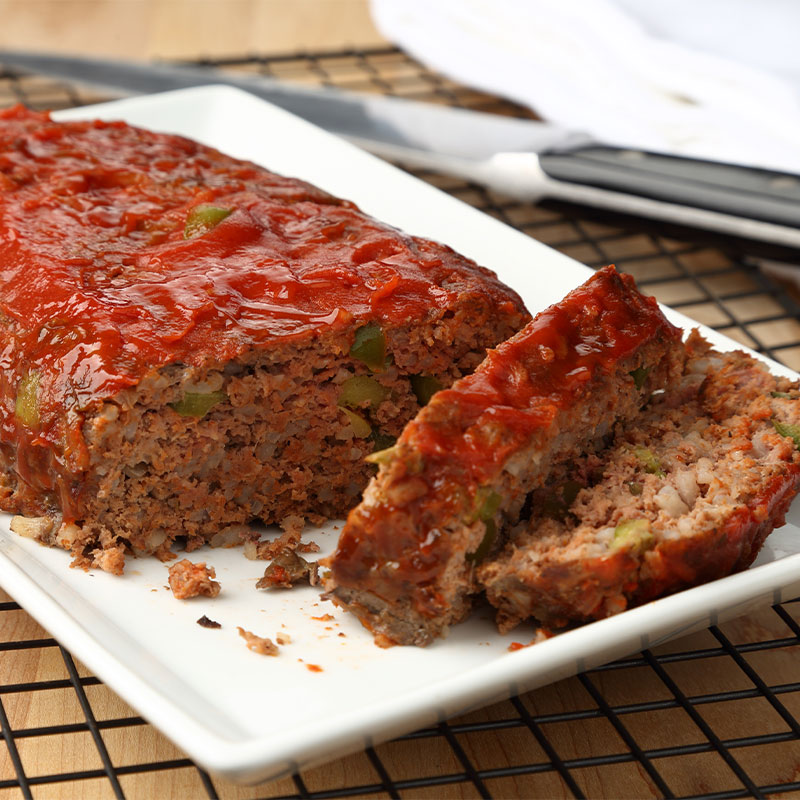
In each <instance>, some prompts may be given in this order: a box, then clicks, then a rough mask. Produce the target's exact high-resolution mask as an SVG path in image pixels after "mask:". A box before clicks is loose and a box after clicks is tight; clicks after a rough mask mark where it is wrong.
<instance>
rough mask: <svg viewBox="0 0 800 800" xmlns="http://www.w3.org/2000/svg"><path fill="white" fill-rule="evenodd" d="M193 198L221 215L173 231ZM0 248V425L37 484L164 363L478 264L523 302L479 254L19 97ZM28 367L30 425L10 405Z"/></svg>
mask: <svg viewBox="0 0 800 800" xmlns="http://www.w3.org/2000/svg"><path fill="white" fill-rule="evenodd" d="M263 135H265V136H269V131H264V132H263ZM203 204H210V205H213V206H217V207H221V208H225V209H230V210H231V212H232V213H230V215H229V216H228V217H227V218H225V219H224V220H223V221H222V222H220V223H219V224H218V225H217V226H216V227H214V228H213V229H211V230H209V231H208V232H206V233H204V234H202V235H199V236H196V237H194V238H189V239H185V238H184V227H185V224H186V220H187V216H188V215H189V214H190V213H191V211H192V209H194V208H195V207H197V206H198V205H203ZM0 248H2V259H0V324H2V326H3V328H4V333H5V337H4V338H5V345H4V347H3V349H2V352H0V366H1V367H2V378H1V379H0V380H1V382H2V385H0V390H1V391H0V397H2V398H4V400H3V404H2V408H0V415H2V419H1V420H0V438H1V439H2V441H3V442H4V443H7V444H10V445H12V446H14V447H16V448H18V462H19V463H18V471H19V474H20V477H21V478H22V480H23V482H26V483H30V484H32V485H33V486H34V487H35V488H36V489H38V490H42V491H47V490H51V489H54V487H55V484H54V482H53V472H54V470H55V471H61V472H62V473H64V472H66V473H76V472H80V471H81V470H84V469H85V468H86V467H87V463H88V461H87V454H86V451H85V446H84V445H83V440H82V437H81V425H82V421H83V414H84V412H86V411H87V410H89V409H92V408H94V407H95V406H96V405H97V404H98V402H99V401H100V400H101V399H102V398H110V397H113V396H114V395H115V394H116V393H117V392H118V391H119V390H121V389H123V388H125V387H128V386H131V385H134V384H136V383H137V382H138V381H139V380H140V379H141V378H142V376H143V375H144V374H146V373H147V372H149V371H151V370H153V369H156V368H158V367H160V366H163V365H164V364H167V363H172V362H180V363H184V364H189V365H202V364H208V363H214V362H216V363H223V362H225V361H227V360H229V359H231V358H235V357H236V356H237V355H239V354H241V353H242V352H244V351H246V350H248V349H250V348H253V347H266V346H270V345H273V344H275V343H277V342H285V341H291V340H293V339H297V338H303V337H306V338H307V337H312V336H317V335H322V334H325V333H326V332H329V331H336V330H337V329H341V328H343V327H344V326H353V325H354V323H355V324H357V323H358V322H360V321H362V320H363V321H369V320H377V321H379V322H380V323H381V324H384V325H386V326H392V325H399V324H402V323H404V322H406V321H407V320H408V319H412V318H420V317H424V316H425V315H427V314H429V313H430V311H431V310H435V309H441V308H445V307H446V306H447V305H448V304H450V303H451V302H452V300H453V298H454V295H455V293H456V292H457V291H463V290H464V288H465V280H466V281H467V282H468V283H469V282H471V279H472V278H476V279H477V278H478V276H480V278H479V280H480V282H481V283H482V287H479V286H477V285H475V286H474V288H476V290H477V291H480V292H482V293H484V294H489V295H490V296H492V297H493V298H494V299H495V300H496V301H497V302H498V308H506V307H508V308H513V307H517V308H519V307H521V303H518V300H517V298H515V296H514V295H513V293H511V292H510V291H509V290H507V289H506V288H505V287H503V286H502V285H501V284H500V283H499V282H498V281H497V280H496V279H495V278H494V276H493V275H492V273H490V272H489V271H488V270H484V269H482V268H480V267H477V266H476V265H475V264H474V263H473V262H471V261H469V260H468V259H465V258H463V257H461V256H459V255H458V254H456V253H454V252H453V251H452V250H450V249H449V248H447V247H445V246H443V245H439V244H436V243H433V242H429V241H426V240H421V239H416V238H413V237H410V236H407V235H405V234H403V233H400V232H399V231H397V230H395V229H393V228H391V227H389V226H387V225H384V224H382V223H380V222H377V221H375V220H373V219H371V218H370V217H368V216H366V215H364V214H363V213H362V212H360V211H359V210H358V209H357V208H356V207H355V206H354V205H353V204H352V203H350V202H348V201H345V200H340V199H337V198H334V197H332V196H330V195H328V194H327V193H325V192H323V191H321V190H319V189H316V188H314V187H313V186H310V185H308V184H306V183H303V182H302V181H298V180H295V179H290V178H284V177H282V176H279V175H275V174H273V173H270V172H267V171H266V170H264V169H262V168H260V167H257V166H255V165H254V164H251V163H247V162H243V161H238V160H236V159H233V158H230V157H227V156H225V155H223V154H221V153H219V152H217V151H215V150H213V149H211V148H208V147H204V146H202V145H200V144H197V143H195V142H192V141H189V140H187V139H183V138H180V137H176V136H170V135H162V134H157V133H151V132H147V131H142V130H138V129H135V128H132V127H130V126H128V125H125V124H123V123H105V122H70V123H55V122H52V121H50V120H49V118H48V116H47V115H46V114H39V113H33V112H29V111H26V110H25V109H23V108H21V107H18V108H15V109H11V110H8V111H5V112H2V113H0ZM454 282H458V286H457V287H455V285H454ZM475 283H476V284H477V280H476V282H475ZM451 285H453V286H454V288H448V287H450V286H451ZM506 304H507V306H506ZM30 370H33V371H35V372H36V373H37V374H38V375H39V390H38V403H39V410H40V417H41V423H40V425H38V426H37V427H36V429H35V430H33V431H31V430H29V429H26V427H25V426H24V425H21V424H20V423H19V420H18V419H17V418H16V417H15V414H14V401H15V397H16V393H17V390H18V387H19V382H20V380H21V379H22V378H23V377H24V375H25V374H26V373H27V372H28V371H30ZM37 448H38V449H37ZM62 489H63V487H62ZM64 491H66V490H64ZM67 500H68V498H66V497H63V498H62V502H61V505H65V504H66V501H67Z"/></svg>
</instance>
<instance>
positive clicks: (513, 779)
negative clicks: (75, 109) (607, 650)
mask: <svg viewBox="0 0 800 800" xmlns="http://www.w3.org/2000/svg"><path fill="white" fill-rule="evenodd" d="M194 63H201V64H206V65H209V66H214V67H217V68H221V69H230V70H235V71H244V72H256V73H262V74H267V75H271V76H273V77H277V78H281V79H285V80H291V81H297V82H301V83H311V84H317V85H320V84H322V85H331V86H340V87H343V88H348V89H352V90H356V91H371V92H381V93H385V94H393V95H398V96H403V97H409V98H412V99H415V100H424V101H427V102H435V103H442V104H450V105H459V106H464V107H469V108H473V109H477V110H482V111H489V112H493V113H501V114H510V115H517V116H532V115H531V114H530V112H528V111H526V110H524V109H522V108H519V107H517V106H514V105H513V104H511V103H508V102H506V101H503V100H501V99H499V98H497V97H492V96H489V95H485V94H481V93H480V92H476V91H474V90H472V89H469V88H466V87H463V86H460V85H458V84H455V83H453V82H452V81H450V80H447V79H446V78H444V77H442V76H440V75H437V74H434V73H432V72H430V71H428V70H427V69H425V68H424V67H422V66H421V65H420V64H418V63H417V62H415V61H414V60H412V59H411V58H409V57H408V56H406V55H405V54H403V53H402V52H400V51H398V50H395V49H392V48H386V49H376V50H369V51H363V50H362V51H355V50H353V51H344V52H339V51H337V52H330V53H296V54H292V55H284V56H273V57H262V56H243V57H237V58H230V59H216V60H213V61H212V60H201V61H199V62H194ZM101 99H108V98H107V97H100V96H98V95H95V94H92V93H91V92H90V91H88V90H87V89H85V88H83V87H77V86H72V85H68V84H65V83H63V82H60V81H54V80H51V79H48V78H44V77H41V76H30V75H20V74H18V73H16V72H14V71H13V70H9V69H6V70H2V69H0V105H10V104H12V103H15V102H24V103H26V104H27V105H29V106H31V107H33V108H51V109H55V108H63V107H70V106H75V105H82V104H86V103H90V102H96V101H98V100H101ZM412 172H414V174H416V175H418V176H419V177H421V178H423V179H424V180H427V181H429V182H431V183H433V184H435V185H437V186H438V187H440V188H441V189H443V190H444V191H447V192H449V193H451V194H453V195H455V196H457V197H459V198H461V199H462V200H465V201H466V202H468V203H471V204H472V205H474V206H476V207H478V208H479V209H481V210H482V211H485V212H486V213H489V214H492V215H493V216H496V217H498V218H500V219H501V220H503V221H504V222H507V223H509V224H511V225H513V226H516V227H517V228H519V229H521V230H522V231H524V232H526V233H528V234H530V235H531V236H533V237H535V238H537V239H539V240H541V241H543V242H545V243H547V244H549V245H550V246H552V247H555V248H557V249H559V250H561V251H562V252H564V253H566V254H568V255H570V256H573V257H574V258H576V259H578V260H580V261H582V262H584V263H586V264H589V265H591V266H595V267H597V266H601V265H604V264H607V263H616V264H617V266H618V268H620V269H622V270H625V271H627V272H630V273H631V274H633V275H634V276H635V277H636V279H637V280H638V282H639V284H640V286H641V287H643V289H644V290H645V291H647V292H650V293H652V294H654V295H655V296H656V297H657V298H658V299H659V300H661V301H663V302H665V303H667V304H669V305H671V306H672V307H674V308H680V309H681V310H682V311H683V312H684V313H686V314H687V315H688V316H690V317H692V318H694V319H696V320H698V321H700V322H703V323H705V324H706V325H709V326H710V327H712V328H714V329H716V330H719V331H722V332H724V333H725V334H727V335H728V336H730V337H732V338H733V339H735V340H737V341H739V342H741V343H743V344H746V345H748V346H750V347H752V348H754V349H756V350H758V351H760V352H763V353H766V354H768V355H769V356H771V357H773V358H775V359H776V360H778V361H782V362H783V363H785V364H787V365H788V366H790V367H793V368H794V369H800V304H799V303H798V294H797V292H796V290H795V289H794V287H792V286H791V285H785V284H781V283H778V282H776V280H774V279H772V278H770V277H768V276H767V275H766V274H765V273H764V272H762V271H761V270H760V269H758V268H757V266H756V265H757V263H758V261H759V259H763V258H764V257H767V258H770V259H776V258H777V259H779V260H791V259H792V258H793V255H794V257H796V254H792V253H787V252H786V251H784V250H780V249H777V248H771V247H768V246H766V245H758V246H756V245H753V244H752V243H746V242H737V241H735V240H731V239H722V238H721V237H716V236H713V235H710V234H703V233H698V232H696V231H689V230H682V229H677V228H670V227H667V226H664V225H655V224H653V223H648V222H645V221H641V220H637V219H634V218H630V217H624V216H621V215H616V214H610V213H604V212H597V211H592V210H589V209H586V208H581V207H575V206H569V205H566V204H555V203H542V204H537V205H534V204H525V203H519V202H517V201H513V200H511V199H509V198H505V197H502V196H499V195H496V194H494V193H491V192H487V191H486V190H484V189H483V188H481V187H479V186H476V185H473V184H470V183H466V182H464V181H461V180H458V179H454V178H449V177H446V176H442V175H438V174H434V173H431V172H422V171H413V170H412ZM531 268H532V269H534V268H535V265H532V267H531ZM799 617H800V602H798V601H792V602H787V603H783V604H781V605H776V606H774V607H772V608H765V609H762V610H761V611H759V612H757V613H753V614H750V615H748V616H746V617H743V618H741V619H739V620H735V621H733V622H729V623H726V624H723V625H719V626H714V627H711V628H709V629H708V630H705V631H701V632H699V633H695V634H693V635H691V636H688V637H684V638H682V639H680V640H678V641H676V642H672V643H669V644H666V645H663V646H661V647H659V648H656V649H654V650H652V651H650V650H647V651H644V652H642V653H641V654H639V655H637V656H635V657H632V658H628V659H624V660H621V661H617V662H614V663H611V664H608V665H605V666H603V667H599V668H596V669H592V670H590V671H588V672H585V673H583V674H581V675H579V676H577V677H575V678H571V679H567V680H563V681H560V682H559V683H556V684H553V685H552V686H549V687H545V688H543V689H539V690H536V691H533V692H530V693H527V694H525V695H522V696H519V697H516V698H514V699H512V700H509V701H505V702H502V703H498V704H496V705H493V706H490V707H488V708H486V709H483V710H481V711H478V712H474V713H471V714H469V715H466V716H463V717H460V718H458V719H454V720H450V721H447V722H442V723H441V724H439V725H437V726H436V727H432V728H426V729H423V730H420V731H416V732H415V733H413V734H409V735H407V736H403V737H400V738H399V739H396V740H394V741H392V742H388V743H385V744H382V745H379V746H376V747H373V748H369V749H367V750H366V751H365V752H363V753H359V754H356V755H353V756H350V757H348V758H345V759H340V760H339V761H336V762H333V763H331V764H328V765H325V766H323V767H318V768H315V769H309V770H305V771H303V772H302V773H300V774H298V775H295V776H293V777H292V778H287V779H283V780H279V781H273V782H271V783H268V784H263V785H260V786H253V787H244V786H237V785H234V784H232V783H229V782H227V781H224V780H221V779H218V778H214V777H211V776H209V775H208V774H207V773H206V772H204V771H203V770H201V769H200V768H198V767H197V766H196V765H194V764H193V763H192V762H191V761H190V760H188V759H187V758H186V757H185V756H183V754H182V753H180V752H179V751H178V750H176V749H175V748H174V747H173V746H172V745H171V743H169V742H168V741H167V740H166V739H164V738H163V737H161V736H160V734H158V732H156V731H155V730H154V729H152V728H151V726H149V725H148V724H147V723H146V722H145V720H143V719H142V718H141V717H139V716H137V715H136V713H135V711H133V710H132V709H131V708H129V707H128V706H127V705H126V704H125V703H124V702H123V701H121V700H120V699H119V698H118V697H116V695H114V694H113V692H111V690H109V689H108V688H107V687H106V686H104V685H103V684H102V683H101V682H100V681H99V680H98V679H97V678H96V677H94V676H93V675H91V674H90V673H89V672H88V671H87V670H86V669H85V668H83V667H82V666H81V665H80V664H79V663H77V662H76V661H75V660H74V659H73V658H72V656H71V655H70V654H69V653H68V652H67V651H66V650H64V649H63V648H62V647H60V645H59V644H58V643H57V642H56V641H55V640H54V639H52V638H51V637H49V636H48V634H47V633H46V631H44V630H43V629H42V628H40V627H39V626H38V625H37V624H36V623H35V622H34V621H33V620H32V619H31V618H30V617H29V616H28V615H27V614H25V612H24V611H23V610H22V609H20V607H19V606H18V605H17V604H16V603H15V602H14V601H13V600H12V599H11V598H9V597H7V596H6V597H0V652H2V654H3V656H2V659H0V727H1V728H2V735H3V744H1V745H0V748H2V750H0V752H2V757H0V800H3V799H4V798H6V797H8V798H11V797H14V798H16V797H24V798H30V797H35V798H37V800H38V799H39V798H51V797H52V798H60V797H73V796H80V797H101V798H105V797H116V798H123V797H128V798H144V797H181V798H182V797H198V798H204V797H208V798H242V800H251V799H253V798H261V797H264V798H267V797H270V798H271V797H285V798H335V797H392V798H395V797H431V798H439V797H442V798H444V797H454V798H464V797H495V798H501V797H704V798H709V800H723V798H735V797H772V796H774V797H777V796H782V797H783V796H789V795H792V794H797V793H800V722H799V721H798V720H799V719H800V623H799V622H798V618H799ZM54 765H55V767H56V768H54Z"/></svg>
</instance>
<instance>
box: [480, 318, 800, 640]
mask: <svg viewBox="0 0 800 800" xmlns="http://www.w3.org/2000/svg"><path fill="white" fill-rule="evenodd" d="M687 347H688V352H689V358H688V361H687V365H686V370H685V373H684V375H683V377H682V379H681V380H680V381H678V382H676V383H675V384H673V385H672V386H670V388H669V389H668V391H667V392H665V393H664V394H661V395H658V396H656V397H654V398H653V401H652V402H651V404H650V405H649V406H648V408H647V409H646V411H645V412H644V413H643V414H642V415H641V416H640V417H639V418H637V419H636V420H635V421H633V422H629V423H622V424H621V425H620V426H619V430H618V431H617V432H616V436H615V440H614V444H613V446H612V447H611V448H610V449H609V451H608V452H605V453H602V454H601V455H600V456H595V455H593V454H589V455H584V456H582V457H577V458H575V459H572V460H571V462H570V463H568V464H565V465H564V469H563V471H562V474H561V475H560V477H559V481H560V482H562V485H563V481H571V482H572V484H573V485H574V486H575V487H576V491H577V495H576V496H575V499H574V502H572V504H571V505H570V506H569V508H560V509H558V508H556V507H555V506H554V504H553V503H552V501H551V502H547V496H548V494H550V495H553V494H557V493H558V492H559V486H558V484H554V485H551V486H549V487H546V488H545V489H543V490H542V492H541V493H540V495H539V498H538V499H539V502H537V503H534V504H533V505H532V511H533V514H532V517H531V518H530V519H529V520H526V521H524V522H522V523H521V524H520V525H518V526H517V527H516V528H515V529H513V530H512V531H511V534H510V537H509V542H508V543H507V545H506V547H505V549H504V550H503V552H502V553H501V554H500V555H499V556H497V557H496V558H493V559H491V560H489V561H488V562H486V563H484V564H482V565H481V566H480V568H479V569H478V580H479V582H480V584H481V585H482V586H483V587H485V589H486V594H487V597H488V599H489V602H491V603H492V604H493V605H494V606H496V607H497V621H498V626H499V628H500V630H501V631H507V630H509V629H511V628H512V627H514V625H516V624H517V623H518V622H520V621H521V620H523V619H526V618H528V617H534V618H535V619H536V620H537V621H538V622H540V623H542V624H544V625H546V626H550V627H558V626H563V625H566V624H567V623H574V622H584V621H587V620H592V619H598V618H602V617H606V616H609V615H611V614H614V613H617V612H619V611H622V610H623V609H625V608H626V607H628V606H630V605H636V604H639V603H642V602H645V601H647V600H652V599H653V598H656V597H659V596H661V595H663V594H666V593H669V592H674V591H677V590H679V589H683V588H686V587H689V586H694V585H696V584H699V583H703V582H706V581H709V580H713V579H715V578H719V577H722V576H725V575H728V574H730V573H732V572H736V571H738V570H742V569H745V568H747V567H748V566H750V564H751V563H752V562H753V559H755V557H756V555H757V554H758V551H759V549H760V548H761V545H762V543H763V541H764V539H765V538H766V536H767V535H768V534H769V533H770V531H771V530H772V529H773V528H774V527H776V526H778V525H781V524H783V518H784V514H785V513H786V510H787V508H788V506H789V503H790V502H791V500H792V498H793V497H794V496H795V494H796V493H797V491H798V488H800V452H799V451H798V448H800V402H798V400H800V385H799V384H798V383H791V382H789V381H788V380H787V379H785V378H777V377H775V376H773V375H771V374H770V373H769V371H768V370H767V369H766V367H765V366H764V364H762V363H761V362H760V361H757V360H756V359H754V358H752V357H750V356H748V355H747V354H745V353H742V352H733V353H717V352H714V351H713V350H711V349H710V347H709V345H708V344H707V342H705V341H704V340H703V339H702V337H700V335H699V334H697V333H696V332H694V333H693V334H692V335H691V336H690V337H689V340H688V342H687ZM578 487H583V488H580V490H579V491H578ZM554 510H555V511H556V512H557V513H553V511H554Z"/></svg>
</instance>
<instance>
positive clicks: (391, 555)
mask: <svg viewBox="0 0 800 800" xmlns="http://www.w3.org/2000/svg"><path fill="white" fill-rule="evenodd" d="M683 359H684V349H683V345H682V343H681V339H680V331H679V330H678V329H676V328H675V327H674V326H673V325H671V324H670V323H669V322H668V321H667V320H666V319H665V318H664V316H663V315H662V313H661V311H660V310H659V308H658V306H657V304H656V302H655V301H654V300H653V299H652V298H647V297H644V296H643V295H641V294H640V293H639V292H638V291H637V289H636V287H635V285H634V282H633V280H632V278H630V276H627V275H619V274H618V273H617V272H616V271H615V270H614V269H613V268H612V267H608V268H605V269H603V270H600V271H599V272H598V273H597V274H595V275H594V276H593V277H591V278H590V279H589V280H588V281H587V282H586V283H585V284H584V285H583V286H581V287H579V288H578V289H576V290H575V291H573V292H572V293H570V294H569V295H567V297H566V298H565V299H564V300H563V301H561V302H560V303H557V304H556V305H554V306H552V307H551V308H549V309H547V310H546V311H544V312H542V313H541V314H539V315H538V316H537V317H536V318H535V320H533V322H531V323H530V324H529V325H528V326H527V327H526V328H524V329H523V330H522V331H521V332H520V333H518V334H517V335H516V336H514V337H513V338H511V339H510V340H509V341H507V342H504V343H503V344H501V345H500V346H499V347H497V349H495V350H492V351H490V353H489V354H488V356H487V358H486V360H485V361H484V362H483V363H482V364H481V366H480V367H479V368H478V369H477V370H476V371H475V373H474V374H472V375H470V376H468V377H465V378H462V379H461V380H459V381H457V382H456V383H455V384H454V385H453V387H452V388H451V389H449V390H446V391H442V392H439V393H438V394H436V395H435V396H434V397H433V399H432V400H431V402H430V403H429V404H428V405H427V406H426V407H425V408H424V409H423V410H422V411H421V412H420V413H419V415H418V416H417V417H416V418H415V419H414V421H413V422H411V423H410V424H409V425H408V426H407V427H406V428H405V430H404V431H403V433H402V435H401V436H400V439H399V440H398V442H397V444H396V445H395V446H394V447H392V448H391V449H390V450H387V451H385V452H382V453H377V454H375V455H374V456H372V460H374V461H375V462H376V463H379V465H380V470H379V473H378V475H377V477H376V478H375V479H374V480H373V481H372V482H371V483H370V484H369V486H368V488H367V490H366V492H365V495H364V499H363V501H362V503H361V504H360V505H359V506H358V507H356V508H355V509H354V510H353V511H352V512H351V513H350V515H349V517H348V519H347V524H346V526H345V528H344V530H343V531H342V534H341V536H340V539H339V544H338V547H337V550H336V552H335V553H334V555H333V556H332V557H331V558H330V559H329V560H328V561H327V562H326V564H327V566H328V567H329V568H330V573H329V575H328V577H327V579H326V584H325V585H326V589H327V590H328V592H329V596H330V597H331V598H332V599H333V600H334V602H336V603H337V604H339V605H341V606H343V607H345V608H347V609H349V610H350V611H352V612H353V613H355V614H356V615H357V616H358V617H359V618H360V619H361V621H362V623H363V624H364V625H365V626H366V627H367V628H369V629H370V630H371V631H372V632H373V633H374V634H375V636H376V641H377V642H378V643H379V644H384V645H389V644H417V645H425V644H427V643H429V642H430V641H431V640H432V639H433V638H434V637H437V636H441V635H444V634H445V633H446V631H447V629H448V627H449V626H450V625H452V624H453V623H456V622H458V621H459V620H461V619H462V618H463V617H464V616H465V615H466V614H467V612H468V610H469V607H470V595H471V594H472V593H473V592H474V591H475V588H476V587H475V583H474V573H475V567H476V566H477V565H478V564H480V563H481V562H482V561H483V560H484V559H485V558H487V557H489V556H491V555H492V554H493V553H495V552H497V550H498V549H499V548H500V547H501V545H502V543H503V541H504V539H505V535H506V531H507V529H508V528H510V527H512V526H514V525H515V524H516V523H517V522H518V521H519V519H520V515H521V514H522V513H523V511H524V510H525V509H524V505H525V502H526V498H527V497H528V496H529V494H530V493H531V492H532V491H534V490H535V489H537V488H539V487H541V486H543V485H544V484H545V483H546V482H547V481H548V479H549V477H550V473H551V469H552V465H554V464H558V463H560V462H561V461H563V460H564V459H566V458H569V457H571V456H572V455H573V454H575V453H583V452H592V451H594V450H597V449H600V448H602V447H603V446H604V443H605V442H606V437H607V436H608V435H609V434H610V433H611V431H612V430H613V428H614V426H615V425H616V423H617V422H618V421H619V420H620V419H629V418H633V417H636V416H637V415H638V414H639V413H640V409H641V407H642V405H643V404H644V403H645V402H646V401H647V398H649V397H650V395H651V393H652V392H653V391H655V390H658V389H661V388H663V387H664V386H666V385H668V384H669V383H670V382H672V381H674V380H675V379H676V378H677V377H678V376H679V375H680V373H681V370H682V367H683Z"/></svg>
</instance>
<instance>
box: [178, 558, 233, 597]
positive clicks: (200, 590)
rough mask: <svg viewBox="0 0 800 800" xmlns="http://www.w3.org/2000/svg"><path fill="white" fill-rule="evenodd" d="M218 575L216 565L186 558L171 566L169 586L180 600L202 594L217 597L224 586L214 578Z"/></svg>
mask: <svg viewBox="0 0 800 800" xmlns="http://www.w3.org/2000/svg"><path fill="white" fill-rule="evenodd" d="M216 577H217V573H216V571H215V570H214V567H207V566H206V564H205V562H204V561H200V562H199V563H197V564H193V563H192V562H191V561H189V559H188V558H184V559H183V560H182V561H178V562H177V563H175V564H173V565H172V566H171V567H170V568H169V588H170V589H172V594H174V595H175V597H177V598H178V600H188V599H189V598H190V597H200V596H203V597H216V596H217V595H218V594H219V593H220V589H221V588H222V587H221V586H220V585H219V583H218V582H217V581H215V580H213V578H216Z"/></svg>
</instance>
